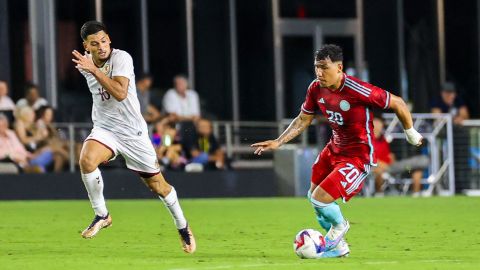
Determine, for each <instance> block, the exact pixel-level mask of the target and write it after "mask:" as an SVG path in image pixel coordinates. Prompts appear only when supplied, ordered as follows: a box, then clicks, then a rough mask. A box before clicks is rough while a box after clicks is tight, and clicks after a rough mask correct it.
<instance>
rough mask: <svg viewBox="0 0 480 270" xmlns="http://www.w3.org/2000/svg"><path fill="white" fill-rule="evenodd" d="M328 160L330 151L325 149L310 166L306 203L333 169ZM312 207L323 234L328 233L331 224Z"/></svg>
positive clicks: (317, 209) (316, 208)
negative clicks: (310, 172) (310, 176)
mask: <svg viewBox="0 0 480 270" xmlns="http://www.w3.org/2000/svg"><path fill="white" fill-rule="evenodd" d="M330 158H331V155H330V151H329V150H328V148H325V149H324V150H323V151H322V152H321V153H320V154H319V155H318V157H317V160H315V163H314V164H313V166H312V178H311V183H310V189H309V190H308V194H307V198H308V201H310V202H311V199H312V193H313V192H314V190H315V189H316V188H317V187H318V185H319V184H320V183H321V182H322V181H323V180H324V179H325V178H326V177H327V176H328V174H329V173H330V172H331V171H332V169H333V168H332V167H331V165H330ZM312 206H313V209H314V211H315V216H316V218H317V221H318V224H320V226H321V227H322V228H323V229H324V230H325V232H328V230H330V227H332V224H331V223H330V221H328V220H327V219H326V218H325V217H324V216H323V214H322V212H321V211H320V210H319V208H318V207H315V206H314V205H313V204H312Z"/></svg>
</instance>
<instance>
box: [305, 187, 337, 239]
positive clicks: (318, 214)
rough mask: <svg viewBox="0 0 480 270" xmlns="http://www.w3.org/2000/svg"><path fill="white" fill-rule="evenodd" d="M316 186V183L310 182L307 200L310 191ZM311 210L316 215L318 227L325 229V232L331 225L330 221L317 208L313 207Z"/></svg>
mask: <svg viewBox="0 0 480 270" xmlns="http://www.w3.org/2000/svg"><path fill="white" fill-rule="evenodd" d="M317 186H318V185H317V184H314V183H310V189H309V190H308V193H307V198H308V201H311V199H312V191H313V190H315V189H316V188H317ZM313 210H314V211H315V215H316V217H317V222H318V224H320V227H322V228H323V229H324V230H325V232H328V230H330V227H332V223H330V222H329V221H327V219H326V218H325V217H324V216H323V214H322V213H321V212H320V211H319V210H318V208H316V207H313Z"/></svg>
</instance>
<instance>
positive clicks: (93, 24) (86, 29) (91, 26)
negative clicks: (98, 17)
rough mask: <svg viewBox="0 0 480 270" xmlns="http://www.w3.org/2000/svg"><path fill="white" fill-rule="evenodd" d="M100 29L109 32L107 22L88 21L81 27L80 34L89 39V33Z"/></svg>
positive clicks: (94, 32)
mask: <svg viewBox="0 0 480 270" xmlns="http://www.w3.org/2000/svg"><path fill="white" fill-rule="evenodd" d="M100 31H104V32H105V33H106V32H107V27H106V26H105V24H103V23H102V22H99V21H88V22H86V23H84V24H83V25H82V28H80V36H81V37H82V39H83V40H87V37H88V36H89V35H92V34H96V33H98V32H100Z"/></svg>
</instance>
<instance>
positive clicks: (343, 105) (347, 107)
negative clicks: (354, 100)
mask: <svg viewBox="0 0 480 270" xmlns="http://www.w3.org/2000/svg"><path fill="white" fill-rule="evenodd" d="M340 109H342V111H344V112H346V111H348V110H350V103H348V101H346V100H342V101H340Z"/></svg>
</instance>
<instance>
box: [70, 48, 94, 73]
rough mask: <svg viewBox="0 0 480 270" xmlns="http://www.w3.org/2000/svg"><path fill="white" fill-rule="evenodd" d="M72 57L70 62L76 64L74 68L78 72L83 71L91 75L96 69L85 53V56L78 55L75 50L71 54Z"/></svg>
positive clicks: (90, 58)
mask: <svg viewBox="0 0 480 270" xmlns="http://www.w3.org/2000/svg"><path fill="white" fill-rule="evenodd" d="M72 54H73V56H74V57H75V58H74V59H72V61H73V62H74V63H75V64H77V65H76V66H75V68H77V69H78V70H84V71H86V72H89V73H93V72H94V71H95V70H96V69H97V67H96V66H95V64H94V63H93V60H92V57H91V56H90V55H88V54H87V52H85V54H83V55H82V54H81V53H79V52H78V51H77V50H74V51H73V52H72Z"/></svg>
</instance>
